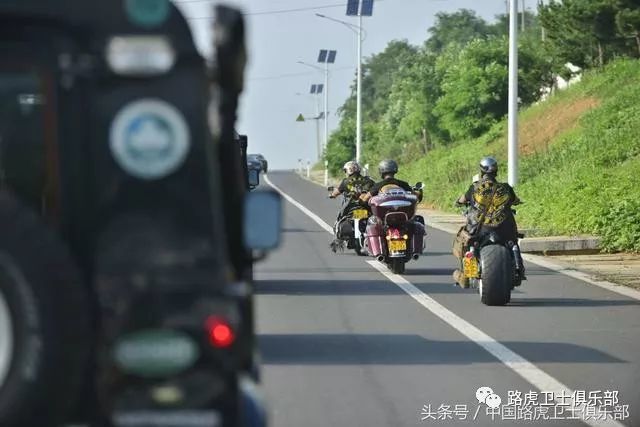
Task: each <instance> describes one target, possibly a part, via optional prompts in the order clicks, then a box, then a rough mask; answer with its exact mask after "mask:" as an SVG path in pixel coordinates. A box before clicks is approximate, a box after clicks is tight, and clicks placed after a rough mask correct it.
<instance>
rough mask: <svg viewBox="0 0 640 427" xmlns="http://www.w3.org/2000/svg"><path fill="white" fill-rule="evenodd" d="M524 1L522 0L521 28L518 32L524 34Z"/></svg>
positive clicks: (525, 7) (525, 8)
mask: <svg viewBox="0 0 640 427" xmlns="http://www.w3.org/2000/svg"><path fill="white" fill-rule="evenodd" d="M525 1H526V0H522V28H521V29H520V31H522V32H523V33H524V25H525V16H524V15H525V11H526V10H527V6H526V5H525Z"/></svg>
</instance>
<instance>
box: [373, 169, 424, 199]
mask: <svg viewBox="0 0 640 427" xmlns="http://www.w3.org/2000/svg"><path fill="white" fill-rule="evenodd" d="M378 172H379V173H380V177H381V178H382V181H380V182H378V183H376V184H375V185H374V186H373V187H371V189H370V190H369V192H368V193H367V194H365V195H364V196H363V197H362V198H361V199H362V200H363V201H368V200H369V199H370V198H372V197H374V196H377V195H378V194H379V193H380V191H381V190H383V189H384V187H386V186H396V187H400V188H402V189H403V190H404V191H411V192H413V191H414V190H413V188H411V185H409V183H408V182H406V181H402V180H400V179H397V178H396V177H395V175H396V174H397V173H398V163H396V161H395V160H390V159H387V160H383V161H381V162H380V163H379V164H378ZM416 193H417V195H418V201H419V202H420V201H422V191H417V192H416Z"/></svg>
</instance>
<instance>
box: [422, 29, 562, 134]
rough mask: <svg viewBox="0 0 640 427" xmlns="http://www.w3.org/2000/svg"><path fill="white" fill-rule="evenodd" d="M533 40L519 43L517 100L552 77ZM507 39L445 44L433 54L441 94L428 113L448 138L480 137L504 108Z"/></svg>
mask: <svg viewBox="0 0 640 427" xmlns="http://www.w3.org/2000/svg"><path fill="white" fill-rule="evenodd" d="M537 46H538V44H537V43H532V42H530V41H529V40H528V39H523V40H521V43H520V45H519V48H518V50H519V55H518V56H519V67H518V68H519V71H518V80H519V81H518V94H519V98H520V101H521V105H528V104H530V103H532V102H534V101H537V100H538V99H539V98H540V96H541V95H542V92H541V88H542V87H543V86H544V85H545V84H548V83H549V82H550V81H551V80H552V63H551V62H550V61H548V60H547V59H546V58H545V54H544V51H542V50H541V49H539V48H538V47H537ZM508 49H509V46H508V39H507V38H506V37H492V38H490V39H488V40H475V41H473V42H471V43H469V44H468V45H467V46H466V47H465V48H464V49H462V50H460V51H458V50H457V49H453V48H451V49H449V50H448V51H447V52H445V54H443V55H442V56H441V57H440V58H439V59H438V65H437V68H438V70H439V72H440V73H443V78H442V93H443V95H442V96H441V97H440V99H439V100H438V101H437V104H436V107H435V110H434V112H435V113H436V115H437V116H438V117H439V118H440V126H441V127H442V128H443V129H445V130H446V131H448V132H449V133H450V135H451V137H452V138H453V139H454V140H458V139H466V138H472V137H477V136H480V135H481V134H482V133H484V132H486V131H487V130H489V129H490V128H491V127H492V126H493V125H494V124H495V123H496V122H497V121H498V120H500V119H501V118H502V117H503V116H504V115H505V114H506V113H507V108H508V103H507V97H508V86H509V85H508V82H509V77H508V70H509V64H508Z"/></svg>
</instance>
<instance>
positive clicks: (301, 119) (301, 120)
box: [296, 113, 304, 122]
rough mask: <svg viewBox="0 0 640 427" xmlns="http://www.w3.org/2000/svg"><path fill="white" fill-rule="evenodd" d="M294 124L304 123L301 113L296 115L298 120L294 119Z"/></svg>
mask: <svg viewBox="0 0 640 427" xmlns="http://www.w3.org/2000/svg"><path fill="white" fill-rule="evenodd" d="M296 122H304V116H303V115H302V113H300V114H298V118H297V119H296Z"/></svg>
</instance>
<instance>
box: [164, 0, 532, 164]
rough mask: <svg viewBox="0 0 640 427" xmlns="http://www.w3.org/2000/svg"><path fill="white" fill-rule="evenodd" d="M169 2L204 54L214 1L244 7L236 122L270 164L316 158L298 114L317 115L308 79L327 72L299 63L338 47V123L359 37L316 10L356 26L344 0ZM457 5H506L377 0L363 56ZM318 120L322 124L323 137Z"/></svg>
mask: <svg viewBox="0 0 640 427" xmlns="http://www.w3.org/2000/svg"><path fill="white" fill-rule="evenodd" d="M173 1H174V3H176V4H177V5H178V7H179V8H180V9H181V10H182V11H183V13H184V15H185V16H186V17H187V18H188V20H189V23H190V25H191V28H192V31H193V34H194V37H195V40H196V44H197V45H198V48H199V49H200V51H201V52H202V54H203V55H205V56H208V55H210V53H211V48H210V41H211V33H210V25H211V17H212V16H213V7H212V6H213V5H215V4H216V3H225V4H229V5H234V6H237V7H239V8H240V9H242V11H243V12H244V13H245V19H246V21H245V22H246V27H247V48H248V53H249V63H248V67H247V70H246V72H245V89H244V92H243V94H242V97H241V100H240V110H239V121H238V123H237V127H236V128H237V130H238V132H239V133H241V134H246V135H248V137H249V152H251V153H262V154H263V155H264V156H265V157H266V158H267V160H268V161H269V169H293V168H295V167H297V165H298V160H299V159H302V162H303V164H306V163H307V161H310V162H311V164H313V163H314V162H315V161H316V160H317V158H318V154H317V149H316V147H317V139H316V137H317V134H316V121H314V120H307V121H305V122H297V121H296V117H297V116H298V114H303V116H305V117H314V116H315V115H316V108H317V101H319V100H318V99H317V97H313V96H312V95H310V94H309V91H310V86H311V84H314V83H324V74H323V73H322V72H321V71H319V70H315V69H313V68H311V67H308V66H304V65H301V64H298V63H297V62H298V61H303V62H308V63H310V64H312V65H317V63H316V61H317V57H318V52H319V50H320V49H331V50H337V52H338V53H337V57H336V61H335V64H332V65H331V66H330V79H329V130H330V131H331V130H332V129H335V128H336V127H337V125H338V122H339V117H338V116H337V115H336V112H337V110H338V109H339V108H340V107H341V106H342V104H343V103H344V101H345V100H346V99H347V98H348V96H349V94H350V93H351V86H352V84H353V82H354V79H355V72H356V67H357V44H356V43H357V37H356V34H355V33H354V32H353V31H351V30H350V29H349V28H347V27H346V26H343V25H341V24H339V23H336V22H332V21H329V20H326V19H322V18H319V17H317V16H315V14H316V13H321V14H323V15H326V16H329V17H332V18H335V19H340V20H343V21H347V22H350V23H353V24H354V25H357V18H355V17H348V16H346V0H228V1H224V2H221V1H218V0H173ZM535 3H537V2H536V1H535V0H526V7H527V9H532V8H534V6H535ZM462 8H465V9H471V10H475V11H476V13H477V14H478V15H479V16H481V17H483V18H484V19H486V20H487V21H493V19H494V17H495V15H497V14H501V13H505V11H506V5H505V0H374V8H373V16H371V17H366V18H363V28H364V30H365V32H366V38H365V40H364V41H363V45H362V53H363V58H367V57H369V56H371V55H372V54H376V53H379V52H381V51H383V50H384V48H385V47H386V46H387V44H388V43H389V42H390V41H392V40H407V41H408V42H409V43H411V44H414V45H421V44H422V43H423V42H424V41H425V40H426V39H427V38H428V33H427V30H428V29H429V27H431V26H432V25H433V24H434V22H435V14H436V13H438V12H455V11H456V10H458V9H462ZM291 9H308V10H296V11H292V10H291ZM320 101H321V100H320ZM320 108H321V109H322V108H323V106H322V103H321V107H320ZM323 126H324V125H323V124H322V123H321V126H320V139H321V140H323V139H324V128H323ZM354 139H355V135H354Z"/></svg>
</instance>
